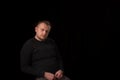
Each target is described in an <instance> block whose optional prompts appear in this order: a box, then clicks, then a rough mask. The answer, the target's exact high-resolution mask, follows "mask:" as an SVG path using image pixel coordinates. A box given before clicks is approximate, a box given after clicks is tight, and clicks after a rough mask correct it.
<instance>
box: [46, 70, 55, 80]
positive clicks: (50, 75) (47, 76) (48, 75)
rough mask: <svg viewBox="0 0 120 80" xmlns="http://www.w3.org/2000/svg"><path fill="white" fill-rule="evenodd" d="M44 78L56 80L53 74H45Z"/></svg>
mask: <svg viewBox="0 0 120 80" xmlns="http://www.w3.org/2000/svg"><path fill="white" fill-rule="evenodd" d="M44 77H45V78H46V79H47V80H56V79H55V76H54V74H52V73H50V72H45V73H44Z"/></svg>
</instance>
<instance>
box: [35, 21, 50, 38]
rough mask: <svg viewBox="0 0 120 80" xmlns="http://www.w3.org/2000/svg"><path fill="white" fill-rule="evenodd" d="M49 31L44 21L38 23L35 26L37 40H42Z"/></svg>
mask: <svg viewBox="0 0 120 80" xmlns="http://www.w3.org/2000/svg"><path fill="white" fill-rule="evenodd" d="M49 31H50V26H48V25H46V24H45V23H40V24H38V26H37V27H35V32H36V37H37V38H38V39H39V40H44V39H46V38H47V36H48V34H49Z"/></svg>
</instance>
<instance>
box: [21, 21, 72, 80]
mask: <svg viewBox="0 0 120 80" xmlns="http://www.w3.org/2000/svg"><path fill="white" fill-rule="evenodd" d="M50 30H51V25H50V22H49V21H40V22H39V23H38V24H37V25H36V27H35V32H36V34H35V36H34V37H33V38H31V39H29V40H28V41H27V42H26V43H25V44H24V45H23V48H22V50H21V54H20V59H21V60H20V61H21V70H22V71H23V72H25V73H28V74H32V75H34V76H36V77H37V78H36V80H70V79H69V78H68V77H66V76H64V75H63V65H62V60H61V58H60V55H59V51H58V49H57V46H56V43H55V42H54V40H52V39H50V38H48V34H49V32H50Z"/></svg>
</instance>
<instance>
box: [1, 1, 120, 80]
mask: <svg viewBox="0 0 120 80" xmlns="http://www.w3.org/2000/svg"><path fill="white" fill-rule="evenodd" d="M118 4H119V2H118V1H113V2H71V1H69V2H62V1H60V2H59V1H56V2H55V3H52V2H35V1H34V2H31V1H29V2H22V1H21V2H15V4H13V6H11V5H12V4H11V5H10V6H9V7H7V8H4V9H3V11H2V13H1V16H2V17H3V18H2V21H3V25H4V26H5V27H4V30H5V31H6V32H5V35H4V37H5V38H4V39H5V41H6V42H8V43H9V45H7V47H8V46H9V47H8V48H10V51H11V50H12V53H9V52H6V53H8V54H7V61H6V62H4V63H7V64H8V63H9V62H8V61H9V60H11V61H10V63H11V65H9V68H10V71H9V70H7V71H8V72H10V73H9V74H11V72H13V70H15V72H14V74H12V75H11V76H12V77H15V78H18V79H19V80H23V78H24V77H25V75H24V74H23V73H21V71H20V62H19V61H20V60H19V57H20V56H19V54H20V50H21V47H22V45H23V44H24V42H25V41H26V40H27V39H29V38H31V37H33V36H34V34H35V33H34V27H33V26H34V23H35V22H37V21H38V20H44V19H45V20H49V21H50V22H51V23H52V26H53V28H52V31H51V32H50V35H49V37H51V38H53V39H55V41H56V43H57V44H58V47H59V49H60V51H61V55H62V57H63V61H64V68H65V74H66V75H67V76H69V77H70V78H71V79H72V80H76V79H79V78H81V77H84V78H86V76H87V77H89V78H90V76H89V75H90V74H93V75H94V76H98V75H97V74H95V73H97V72H102V70H103V69H104V68H103V66H101V64H104V65H105V66H106V64H105V63H107V64H109V60H108V61H106V60H105V58H108V57H109V56H111V57H110V58H113V56H118V54H119V33H120V32H119V29H118V27H119V26H120V25H119V18H120V17H119V5H118ZM3 15H4V16H3ZM6 26H7V27H6ZM6 36H7V37H6ZM13 44H15V46H14V45H13ZM11 46H13V47H11ZM4 51H7V50H6V47H5V50H4ZM5 56H6V54H5ZM102 60H105V61H102ZM12 63H13V64H12ZM7 66H8V65H7ZM7 68H8V67H7ZM105 68H106V67H105ZM88 74H89V75H88ZM93 75H92V76H91V77H93ZM98 77H100V76H98ZM18 79H17V80H18Z"/></svg>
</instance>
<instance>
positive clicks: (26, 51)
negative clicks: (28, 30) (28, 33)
mask: <svg viewBox="0 0 120 80" xmlns="http://www.w3.org/2000/svg"><path fill="white" fill-rule="evenodd" d="M32 51H33V47H32V45H31V44H30V43H29V42H27V43H25V44H24V46H23V48H22V49H21V53H20V65H21V70H22V72H24V73H27V74H32V75H34V76H39V77H41V76H44V71H41V72H38V71H37V70H35V69H34V68H32V67H31V60H32Z"/></svg>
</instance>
